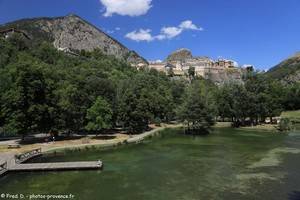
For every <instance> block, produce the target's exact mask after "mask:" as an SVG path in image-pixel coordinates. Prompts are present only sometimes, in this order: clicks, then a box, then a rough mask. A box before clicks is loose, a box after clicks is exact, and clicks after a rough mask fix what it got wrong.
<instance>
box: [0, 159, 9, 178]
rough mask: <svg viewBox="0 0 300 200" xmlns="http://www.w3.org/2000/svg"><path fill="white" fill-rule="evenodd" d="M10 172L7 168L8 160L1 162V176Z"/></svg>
mask: <svg viewBox="0 0 300 200" xmlns="http://www.w3.org/2000/svg"><path fill="white" fill-rule="evenodd" d="M6 172H8V169H7V162H4V163H1V164H0V176H1V175H3V174H5V173H6Z"/></svg>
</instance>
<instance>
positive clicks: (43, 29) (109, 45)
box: [0, 14, 148, 65]
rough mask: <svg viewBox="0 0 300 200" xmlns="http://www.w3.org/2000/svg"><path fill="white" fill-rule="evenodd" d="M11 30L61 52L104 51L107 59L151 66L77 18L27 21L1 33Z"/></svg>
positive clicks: (10, 25) (11, 26)
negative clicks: (49, 45) (49, 43)
mask: <svg viewBox="0 0 300 200" xmlns="http://www.w3.org/2000/svg"><path fill="white" fill-rule="evenodd" d="M8 28H15V29H18V30H21V31H24V32H26V33H28V35H29V36H30V37H31V38H32V39H33V40H34V41H45V40H46V41H48V42H51V43H53V45H54V46H55V47H56V48H57V49H60V50H65V49H68V50H70V51H80V50H85V51H92V50H94V49H100V50H101V51H102V52H103V53H104V54H106V55H113V56H115V57H116V58H118V59H123V60H125V61H127V62H129V63H130V64H133V65H138V64H141V63H142V64H145V65H147V64H148V63H147V61H146V60H145V59H144V58H142V57H141V56H139V55H138V54H137V53H135V52H134V51H131V50H129V49H128V48H126V47H125V46H124V45H123V44H121V43H120V42H118V41H117V40H116V39H114V38H112V37H111V36H109V35H108V34H106V33H104V32H103V31H102V30H100V29H99V28H97V27H96V26H94V25H92V24H90V23H89V22H87V21H86V20H84V19H82V18H81V17H79V16H78V15H76V14H69V15H67V16H64V17H56V18H34V19H23V20H19V21H15V22H12V23H8V24H5V25H2V26H0V31H1V30H5V29H8Z"/></svg>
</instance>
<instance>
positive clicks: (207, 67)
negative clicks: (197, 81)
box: [149, 49, 242, 84]
mask: <svg viewBox="0 0 300 200" xmlns="http://www.w3.org/2000/svg"><path fill="white" fill-rule="evenodd" d="M235 65H236V64H235V62H234V61H232V60H227V59H218V60H213V59H211V58H209V57H204V56H198V57H193V56H192V53H191V52H190V51H189V50H187V49H179V50H177V51H175V52H174V53H172V54H171V55H169V56H168V58H167V59H166V60H165V61H163V62H150V63H149V68H153V69H156V70H158V71H162V72H165V73H166V74H172V75H173V76H186V77H187V76H188V71H189V69H190V68H191V67H193V68H194V69H195V75H196V76H198V77H203V78H205V79H210V80H212V81H213V82H215V83H216V84H222V83H224V82H226V81H231V80H234V81H242V70H241V68H239V67H237V66H235Z"/></svg>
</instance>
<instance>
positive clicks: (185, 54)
mask: <svg viewBox="0 0 300 200" xmlns="http://www.w3.org/2000/svg"><path fill="white" fill-rule="evenodd" d="M191 58H193V55H192V52H191V51H190V50H189V49H184V48H183V49H178V50H176V51H174V52H172V53H171V54H170V55H169V56H168V57H167V59H166V61H167V62H172V61H181V62H184V61H185V60H187V59H191Z"/></svg>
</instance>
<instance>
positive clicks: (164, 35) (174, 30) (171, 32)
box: [125, 20, 203, 42]
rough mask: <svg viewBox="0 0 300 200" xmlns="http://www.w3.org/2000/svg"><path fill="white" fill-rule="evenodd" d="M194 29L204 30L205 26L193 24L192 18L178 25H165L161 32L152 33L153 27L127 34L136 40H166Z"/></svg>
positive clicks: (127, 36)
mask: <svg viewBox="0 0 300 200" xmlns="http://www.w3.org/2000/svg"><path fill="white" fill-rule="evenodd" d="M186 30H193V31H203V28H201V27H198V26H196V25H195V24H193V22H192V21H191V20H186V21H183V22H181V23H180V24H179V25H178V26H169V27H163V28H161V30H160V34H158V35H154V36H153V35H152V34H151V29H140V30H139V31H133V32H130V33H127V34H126V36H125V37H126V38H129V39H131V40H134V41H138V42H139V41H147V42H150V41H153V40H165V39H172V38H175V37H177V36H179V35H180V34H181V33H182V32H183V31H186Z"/></svg>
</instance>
